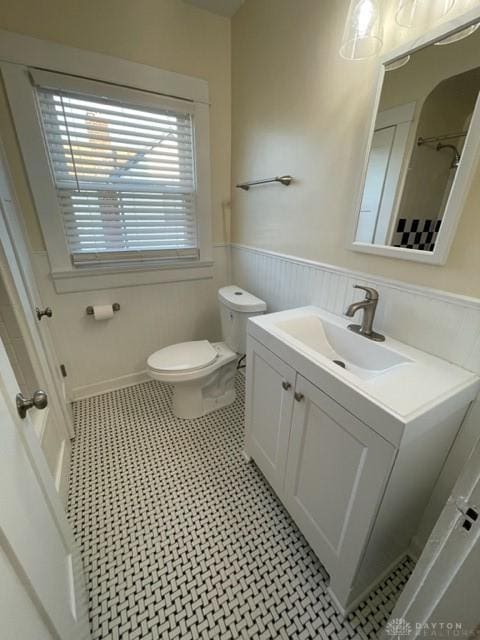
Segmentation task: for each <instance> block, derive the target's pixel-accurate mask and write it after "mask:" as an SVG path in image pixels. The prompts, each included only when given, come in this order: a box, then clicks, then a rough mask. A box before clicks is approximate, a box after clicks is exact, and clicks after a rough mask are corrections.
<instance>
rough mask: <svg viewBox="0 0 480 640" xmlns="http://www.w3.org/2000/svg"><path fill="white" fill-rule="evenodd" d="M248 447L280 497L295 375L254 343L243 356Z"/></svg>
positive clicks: (280, 361) (283, 363)
mask: <svg viewBox="0 0 480 640" xmlns="http://www.w3.org/2000/svg"><path fill="white" fill-rule="evenodd" d="M247 358H248V361H249V365H248V376H247V385H248V387H249V392H248V393H247V396H248V402H247V406H246V411H247V415H248V419H247V420H248V424H249V429H248V440H249V442H248V446H247V449H248V451H249V455H251V456H252V457H253V458H254V459H255V461H256V463H257V465H258V466H259V467H260V469H261V470H262V472H263V475H264V476H265V477H266V479H267V480H268V482H269V483H270V485H271V486H272V488H273V489H274V490H275V492H276V493H277V494H278V495H279V496H282V495H283V484H284V479H285V464H286V461H287V449H288V439H289V436H290V426H291V422H292V413H293V402H294V396H293V389H294V386H295V376H296V373H295V371H294V369H292V367H289V366H288V365H287V364H285V362H283V360H280V358H277V356H276V355H274V354H273V353H272V352H271V351H269V350H268V349H265V348H264V347H263V346H262V345H261V344H259V343H257V344H256V346H255V349H253V350H249V354H247Z"/></svg>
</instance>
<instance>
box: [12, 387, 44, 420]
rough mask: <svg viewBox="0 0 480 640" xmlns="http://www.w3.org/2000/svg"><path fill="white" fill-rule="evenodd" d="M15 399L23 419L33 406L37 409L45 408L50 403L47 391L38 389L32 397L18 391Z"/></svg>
mask: <svg viewBox="0 0 480 640" xmlns="http://www.w3.org/2000/svg"><path fill="white" fill-rule="evenodd" d="M15 400H16V403H17V411H18V415H19V416H20V418H21V419H22V420H23V419H24V418H25V416H26V415H27V411H28V410H29V409H31V408H32V407H35V408H36V409H45V407H46V406H47V404H48V395H47V392H46V391H42V390H41V389H38V390H37V391H35V393H34V394H33V396H32V397H31V398H25V396H24V395H23V393H17V396H16V398H15Z"/></svg>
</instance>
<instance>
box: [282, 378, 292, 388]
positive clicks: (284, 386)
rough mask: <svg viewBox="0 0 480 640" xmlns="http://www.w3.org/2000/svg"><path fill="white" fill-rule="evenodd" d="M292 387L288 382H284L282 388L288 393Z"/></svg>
mask: <svg viewBox="0 0 480 640" xmlns="http://www.w3.org/2000/svg"><path fill="white" fill-rule="evenodd" d="M291 386H292V385H291V384H290V382H287V381H286V380H284V381H283V382H282V387H283V388H284V389H285V391H288V390H289V389H290V387H291Z"/></svg>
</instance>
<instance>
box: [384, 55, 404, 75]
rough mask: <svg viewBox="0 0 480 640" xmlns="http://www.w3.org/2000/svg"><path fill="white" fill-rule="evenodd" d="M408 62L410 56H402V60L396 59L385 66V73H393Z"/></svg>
mask: <svg viewBox="0 0 480 640" xmlns="http://www.w3.org/2000/svg"><path fill="white" fill-rule="evenodd" d="M408 62H410V56H403V58H398V59H397V60H394V61H393V62H390V63H389V64H386V65H385V71H395V69H400V68H401V67H404V66H405V65H406V64H407V63H408Z"/></svg>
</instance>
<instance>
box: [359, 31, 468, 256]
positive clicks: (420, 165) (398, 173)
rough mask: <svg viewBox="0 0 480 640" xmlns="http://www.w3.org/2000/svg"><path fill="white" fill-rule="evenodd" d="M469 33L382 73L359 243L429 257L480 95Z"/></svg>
mask: <svg viewBox="0 0 480 640" xmlns="http://www.w3.org/2000/svg"><path fill="white" fill-rule="evenodd" d="M469 33H470V35H469V37H468V38H466V39H463V40H455V41H453V42H452V43H451V44H447V45H445V44H444V42H439V43H435V44H431V45H430V46H428V47H425V48H423V49H421V50H419V51H416V52H414V53H412V54H411V55H408V56H404V57H403V58H402V59H399V60H398V61H395V62H394V63H391V64H390V65H387V66H386V70H385V78H384V82H383V86H382V92H381V96H380V101H379V106H378V111H377V116H376V120H375V127H374V132H373V138H372V143H371V147H370V153H369V158H368V165H367V170H366V177H365V184H364V189H363V197H362V201H361V206H360V212H359V214H358V221H357V229H356V238H355V240H356V242H359V243H366V244H373V245H382V246H384V247H385V246H390V247H397V248H398V247H399V248H403V249H405V250H411V249H416V250H420V251H425V252H433V250H434V248H435V244H436V242H437V240H438V238H439V234H441V233H442V222H443V220H444V216H445V215H446V213H447V212H448V204H449V200H450V195H451V193H452V189H453V188H454V185H455V181H456V176H457V174H458V172H459V171H461V170H462V154H463V149H464V144H465V140H466V137H467V133H468V131H469V127H470V124H471V119H472V114H473V112H474V109H475V105H476V101H477V97H478V94H479V91H480V30H478V31H477V30H475V29H470V32H469ZM437 44H443V45H444V46H436V45H437Z"/></svg>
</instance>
